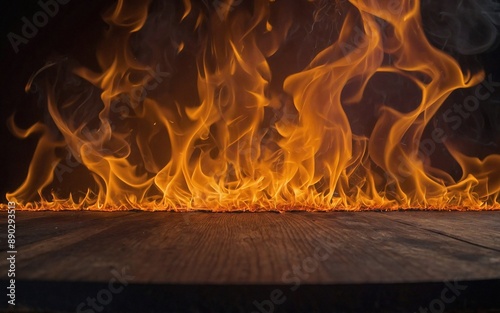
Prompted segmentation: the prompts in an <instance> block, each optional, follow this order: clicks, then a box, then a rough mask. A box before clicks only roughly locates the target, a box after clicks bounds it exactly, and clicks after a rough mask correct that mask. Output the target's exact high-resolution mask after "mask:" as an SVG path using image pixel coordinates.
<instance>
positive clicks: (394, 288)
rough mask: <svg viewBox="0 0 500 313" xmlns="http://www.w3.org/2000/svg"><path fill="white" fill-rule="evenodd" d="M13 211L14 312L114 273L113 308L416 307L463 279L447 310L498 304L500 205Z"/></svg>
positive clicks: (91, 290) (64, 299) (77, 293)
mask: <svg viewBox="0 0 500 313" xmlns="http://www.w3.org/2000/svg"><path fill="white" fill-rule="evenodd" d="M499 213H500V212H499ZM16 214H17V217H18V218H17V235H18V237H17V248H18V249H17V250H18V254H17V256H16V260H17V262H16V270H17V272H16V273H17V276H16V284H17V291H16V294H17V301H18V302H17V304H18V305H16V307H15V308H13V307H10V308H9V310H10V311H16V310H17V311H19V312H27V311H28V312H29V311H43V312H45V311H47V312H55V311H56V312H75V311H78V306H79V305H80V304H82V303H84V302H85V301H86V299H88V298H89V297H90V298H95V297H96V296H97V295H98V294H99V293H100V292H102V291H103V290H104V291H106V290H109V282H110V281H112V279H114V278H115V277H116V275H117V274H116V273H122V274H123V273H124V274H123V275H125V276H126V279H127V284H126V286H124V287H125V288H124V289H123V291H121V292H119V293H117V294H115V295H113V299H112V301H111V302H110V303H108V304H106V305H105V306H104V307H105V310H107V311H110V312H141V313H142V312H181V311H182V312H184V311H193V312H207V311H211V312H297V311H300V312H320V311H321V312H324V311H328V312H346V311H349V312H368V311H383V312H418V311H419V310H420V308H424V309H425V308H427V309H429V308H430V307H431V305H432V303H436V302H435V301H436V299H438V300H439V299H440V298H439V297H440V296H441V295H442V294H443V290H446V288H450V287H449V286H450V284H454V282H453V281H454V280H455V279H458V280H459V282H458V283H459V286H461V287H462V288H464V290H461V291H460V294H458V295H457V296H456V298H455V300H454V301H453V302H451V303H448V302H447V303H446V311H453V312H464V313H465V312H472V311H474V312H480V311H486V310H489V311H491V312H493V311H494V310H495V309H498V308H500V301H499V300H498V297H497V295H496V293H497V291H498V290H499V289H500V277H499V276H500V265H499V262H498V260H499V257H500V252H499V251H498V250H497V249H496V247H497V245H496V244H497V239H498V234H499V230H498V227H497V225H498V223H499V222H500V214H498V213H492V212H479V213H476V212H473V213H461V214H462V215H456V214H442V213H439V212H389V213H379V212H357V213H352V212H332V213H306V212H303V213H284V214H277V213H235V214H231V213H221V214H214V213H173V212H171V213H168V212H155V213H147V212H113V213H109V212H108V213H104V212H22V211H21V212H17V213H16ZM481 216H482V217H481ZM5 217H6V214H5V212H1V213H0V218H2V219H3V220H5ZM434 221H436V222H435V223H434ZM465 226H466V227H465ZM474 226H477V227H474ZM478 228H480V229H481V232H482V234H475V231H477V229H478ZM460 229H462V231H460ZM486 234H488V235H489V236H488V235H486ZM5 238H6V234H5V233H3V234H0V239H1V240H4V239H5ZM464 238H465V239H467V240H465V239H464ZM4 248H5V247H2V249H4ZM318 249H319V250H318ZM2 252H3V253H6V252H5V250H2ZM318 253H320V254H318ZM323 257H324V258H323ZM315 258H316V261H315ZM0 266H1V267H3V268H6V266H7V263H6V259H5V258H2V259H0ZM119 275H120V274H119ZM447 281H450V282H447ZM2 283H3V284H7V281H6V280H2ZM276 290H278V291H280V292H282V293H283V297H284V298H283V299H285V300H286V301H284V302H283V303H279V304H276V303H274V304H272V309H271V307H270V306H266V305H268V304H269V303H271V302H269V301H270V300H269V299H271V294H272V293H273V292H275V291H276ZM266 301H267V302H266ZM262 305H264V307H263V306H262ZM86 308H89V307H88V306H87V307H86ZM4 309H5V310H7V306H6V302H4V303H1V304H0V311H1V310H4ZM94 311H95V310H94ZM82 312H85V311H82ZM87 312H89V311H87Z"/></svg>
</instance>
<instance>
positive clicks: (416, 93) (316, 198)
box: [6, 0, 500, 211]
mask: <svg viewBox="0 0 500 313" xmlns="http://www.w3.org/2000/svg"><path fill="white" fill-rule="evenodd" d="M168 3H169V2H168V1H167V2H161V3H160V4H158V3H149V2H147V1H125V0H119V1H118V2H117V4H116V5H115V6H114V7H113V8H111V9H110V10H109V11H108V12H107V13H106V14H105V16H104V20H105V21H106V23H107V24H109V28H108V30H107V31H106V33H105V34H104V37H103V40H102V42H101V44H100V45H99V46H98V47H97V48H96V51H97V65H98V66H85V65H80V64H79V65H75V64H77V63H76V62H73V63H72V62H70V61H67V60H66V61H60V62H55V63H54V64H49V65H47V67H46V68H44V69H43V71H39V73H37V75H36V76H35V77H34V78H33V82H30V83H29V84H28V86H27V89H29V88H30V86H31V84H32V83H34V82H35V81H41V80H43V86H44V90H45V91H46V100H47V108H48V114H49V116H50V122H49V123H42V122H39V123H37V124H35V125H33V126H32V127H31V128H29V129H27V130H22V129H18V128H17V127H16V126H15V123H14V119H13V118H12V119H10V122H9V124H10V126H11V129H12V130H13V132H14V133H15V134H16V135H17V136H19V137H21V138H26V137H28V136H31V135H34V134H37V135H38V136H40V140H39V143H38V146H37V148H36V151H35V152H34V156H33V160H32V162H31V164H30V167H29V174H28V176H27V178H26V180H25V182H24V183H23V184H22V185H21V186H20V187H19V188H18V189H17V190H15V191H14V192H12V193H9V194H7V196H6V197H7V199H8V200H9V201H15V202H18V203H20V204H22V205H23V206H24V208H27V209H92V210H94V209H100V210H119V209H131V208H140V209H144V210H189V209H196V210H216V211H232V210H279V211H283V210H291V209H294V210H301V209H304V210H309V209H311V210H359V209H400V208H403V209H406V208H418V209H495V208H500V204H499V202H498V198H497V197H498V194H499V192H500V172H499V171H498V170H497V169H498V168H500V155H498V154H491V155H488V156H486V157H484V158H482V159H480V158H477V157H474V156H471V155H468V154H467V152H466V151H462V150H461V149H460V146H459V145H457V144H455V143H454V142H452V141H451V140H445V139H444V137H445V134H444V131H442V130H441V131H440V130H434V131H430V132H429V131H426V129H429V128H432V125H429V124H430V123H431V122H432V118H433V117H434V116H435V115H436V113H437V112H438V110H439V109H440V107H441V106H442V105H443V103H444V102H445V101H446V100H447V99H448V97H449V96H450V94H451V93H452V92H454V91H455V90H458V89H463V88H470V87H473V86H476V85H478V84H479V83H480V82H481V81H482V80H483V79H484V76H485V75H484V73H483V72H473V71H468V70H463V69H462V67H461V66H460V64H459V63H458V61H457V60H456V59H454V57H452V56H451V55H450V54H447V53H445V52H443V51H442V50H440V49H438V48H436V47H434V46H433V45H432V44H431V43H430V42H429V40H428V39H427V37H426V34H425V33H424V28H423V25H422V18H421V3H420V1H419V0H399V1H396V0H384V1H380V0H350V1H349V2H341V1H330V2H329V1H308V2H306V1H304V3H303V4H301V5H303V7H300V6H298V8H299V10H302V9H303V8H310V13H312V14H310V16H308V18H310V19H312V21H313V23H312V24H311V25H310V26H311V29H310V30H306V31H305V32H304V34H307V33H311V34H313V33H318V34H328V36H327V37H328V38H325V40H323V41H320V43H318V44H317V45H316V46H314V47H310V49H308V47H300V46H293V45H291V44H290V40H289V38H290V37H291V36H294V34H296V33H297V31H298V30H297V29H298V28H297V23H298V22H296V21H294V18H296V16H295V15H294V14H295V13H294V12H292V11H293V6H292V5H289V6H287V5H286V4H284V3H279V2H278V1H276V2H275V1H274V0H272V1H266V0H259V1H249V2H243V1H236V0H234V1H233V0H229V1H227V2H223V1H215V2H214V7H213V8H212V7H210V8H208V9H207V8H206V7H204V6H203V4H200V3H195V2H193V3H192V2H191V1H190V0H184V1H183V2H182V3H183V6H184V9H183V10H180V11H182V12H179V10H178V8H177V9H176V8H175V7H173V6H172V5H171V6H169V4H168ZM162 6H163V7H162ZM152 7H154V10H153V9H152ZM295 9H297V7H295ZM165 12H167V13H165ZM304 12H309V11H307V10H305V9H304ZM325 21H326V22H325ZM314 27H316V28H314ZM321 27H323V28H321ZM313 28H314V29H313ZM318 28H319V29H318ZM299 33H300V32H299ZM308 43H310V41H307V40H306V39H305V38H304V45H306V44H308ZM282 60H286V61H282ZM292 63H293V64H303V65H300V67H301V68H300V70H297V71H294V70H293V69H294V66H291V65H290V66H289V67H288V66H287V64H292ZM395 90H396V91H397V90H399V91H401V92H400V95H399V96H398V97H397V96H395ZM372 115H373V116H374V117H376V119H375V120H373V121H370V120H369V118H368V117H367V116H372ZM427 133H430V134H431V136H432V138H437V140H440V141H443V146H444V147H445V148H446V150H447V153H448V154H449V156H450V158H451V159H452V160H454V161H455V162H456V163H457V164H459V165H460V168H461V175H459V176H460V177H457V175H454V174H453V173H450V172H447V171H446V170H444V169H442V168H440V167H438V166H436V165H435V164H433V163H435V162H434V158H433V157H432V155H429V154H426V153H423V150H422V146H421V144H422V142H423V141H424V139H426V137H424V135H425V134H427ZM425 136H429V135H428V134H427V135H425ZM65 153H67V154H68V155H69V157H66V156H65ZM68 163H70V164H68ZM73 164H76V165H74V166H73ZM57 185H59V186H70V188H71V190H70V191H69V193H67V194H64V192H58V191H57V190H55V189H54V186H57ZM82 191H83V192H82Z"/></svg>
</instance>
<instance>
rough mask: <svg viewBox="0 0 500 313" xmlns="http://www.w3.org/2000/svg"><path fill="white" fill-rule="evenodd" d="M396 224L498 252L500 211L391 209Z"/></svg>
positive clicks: (499, 245) (390, 216)
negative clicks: (408, 210) (417, 228)
mask: <svg viewBox="0 0 500 313" xmlns="http://www.w3.org/2000/svg"><path fill="white" fill-rule="evenodd" d="M385 216H386V217H387V218H390V219H392V220H394V221H397V222H399V223H402V224H405V225H409V226H412V227H419V228H421V229H423V230H426V231H430V232H434V233H437V234H441V235H443V236H449V237H452V238H455V239H457V240H463V241H465V242H469V243H471V244H475V245H478V246H482V247H485V248H489V249H492V250H496V251H500V236H499V234H500V212H433V213H432V214H422V212H392V213H391V214H387V213H385Z"/></svg>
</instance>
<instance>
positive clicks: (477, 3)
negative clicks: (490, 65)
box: [422, 0, 500, 55]
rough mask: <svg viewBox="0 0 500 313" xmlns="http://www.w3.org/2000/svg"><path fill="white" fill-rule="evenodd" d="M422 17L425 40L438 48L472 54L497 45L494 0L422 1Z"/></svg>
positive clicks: (498, 7) (498, 17)
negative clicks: (426, 36)
mask: <svg viewBox="0 0 500 313" xmlns="http://www.w3.org/2000/svg"><path fill="white" fill-rule="evenodd" d="M422 18H423V24H424V27H425V30H426V31H427V34H428V37H429V39H430V40H431V41H432V42H433V43H434V44H436V45H437V46H438V47H439V48H441V49H445V50H449V51H452V52H455V53H458V54H461V55H474V54H480V53H484V52H488V51H491V50H493V49H495V47H496V46H497V44H498V27H499V26H500V3H498V2H497V1H496V0H462V1H434V0H424V1H423V2H422Z"/></svg>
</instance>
